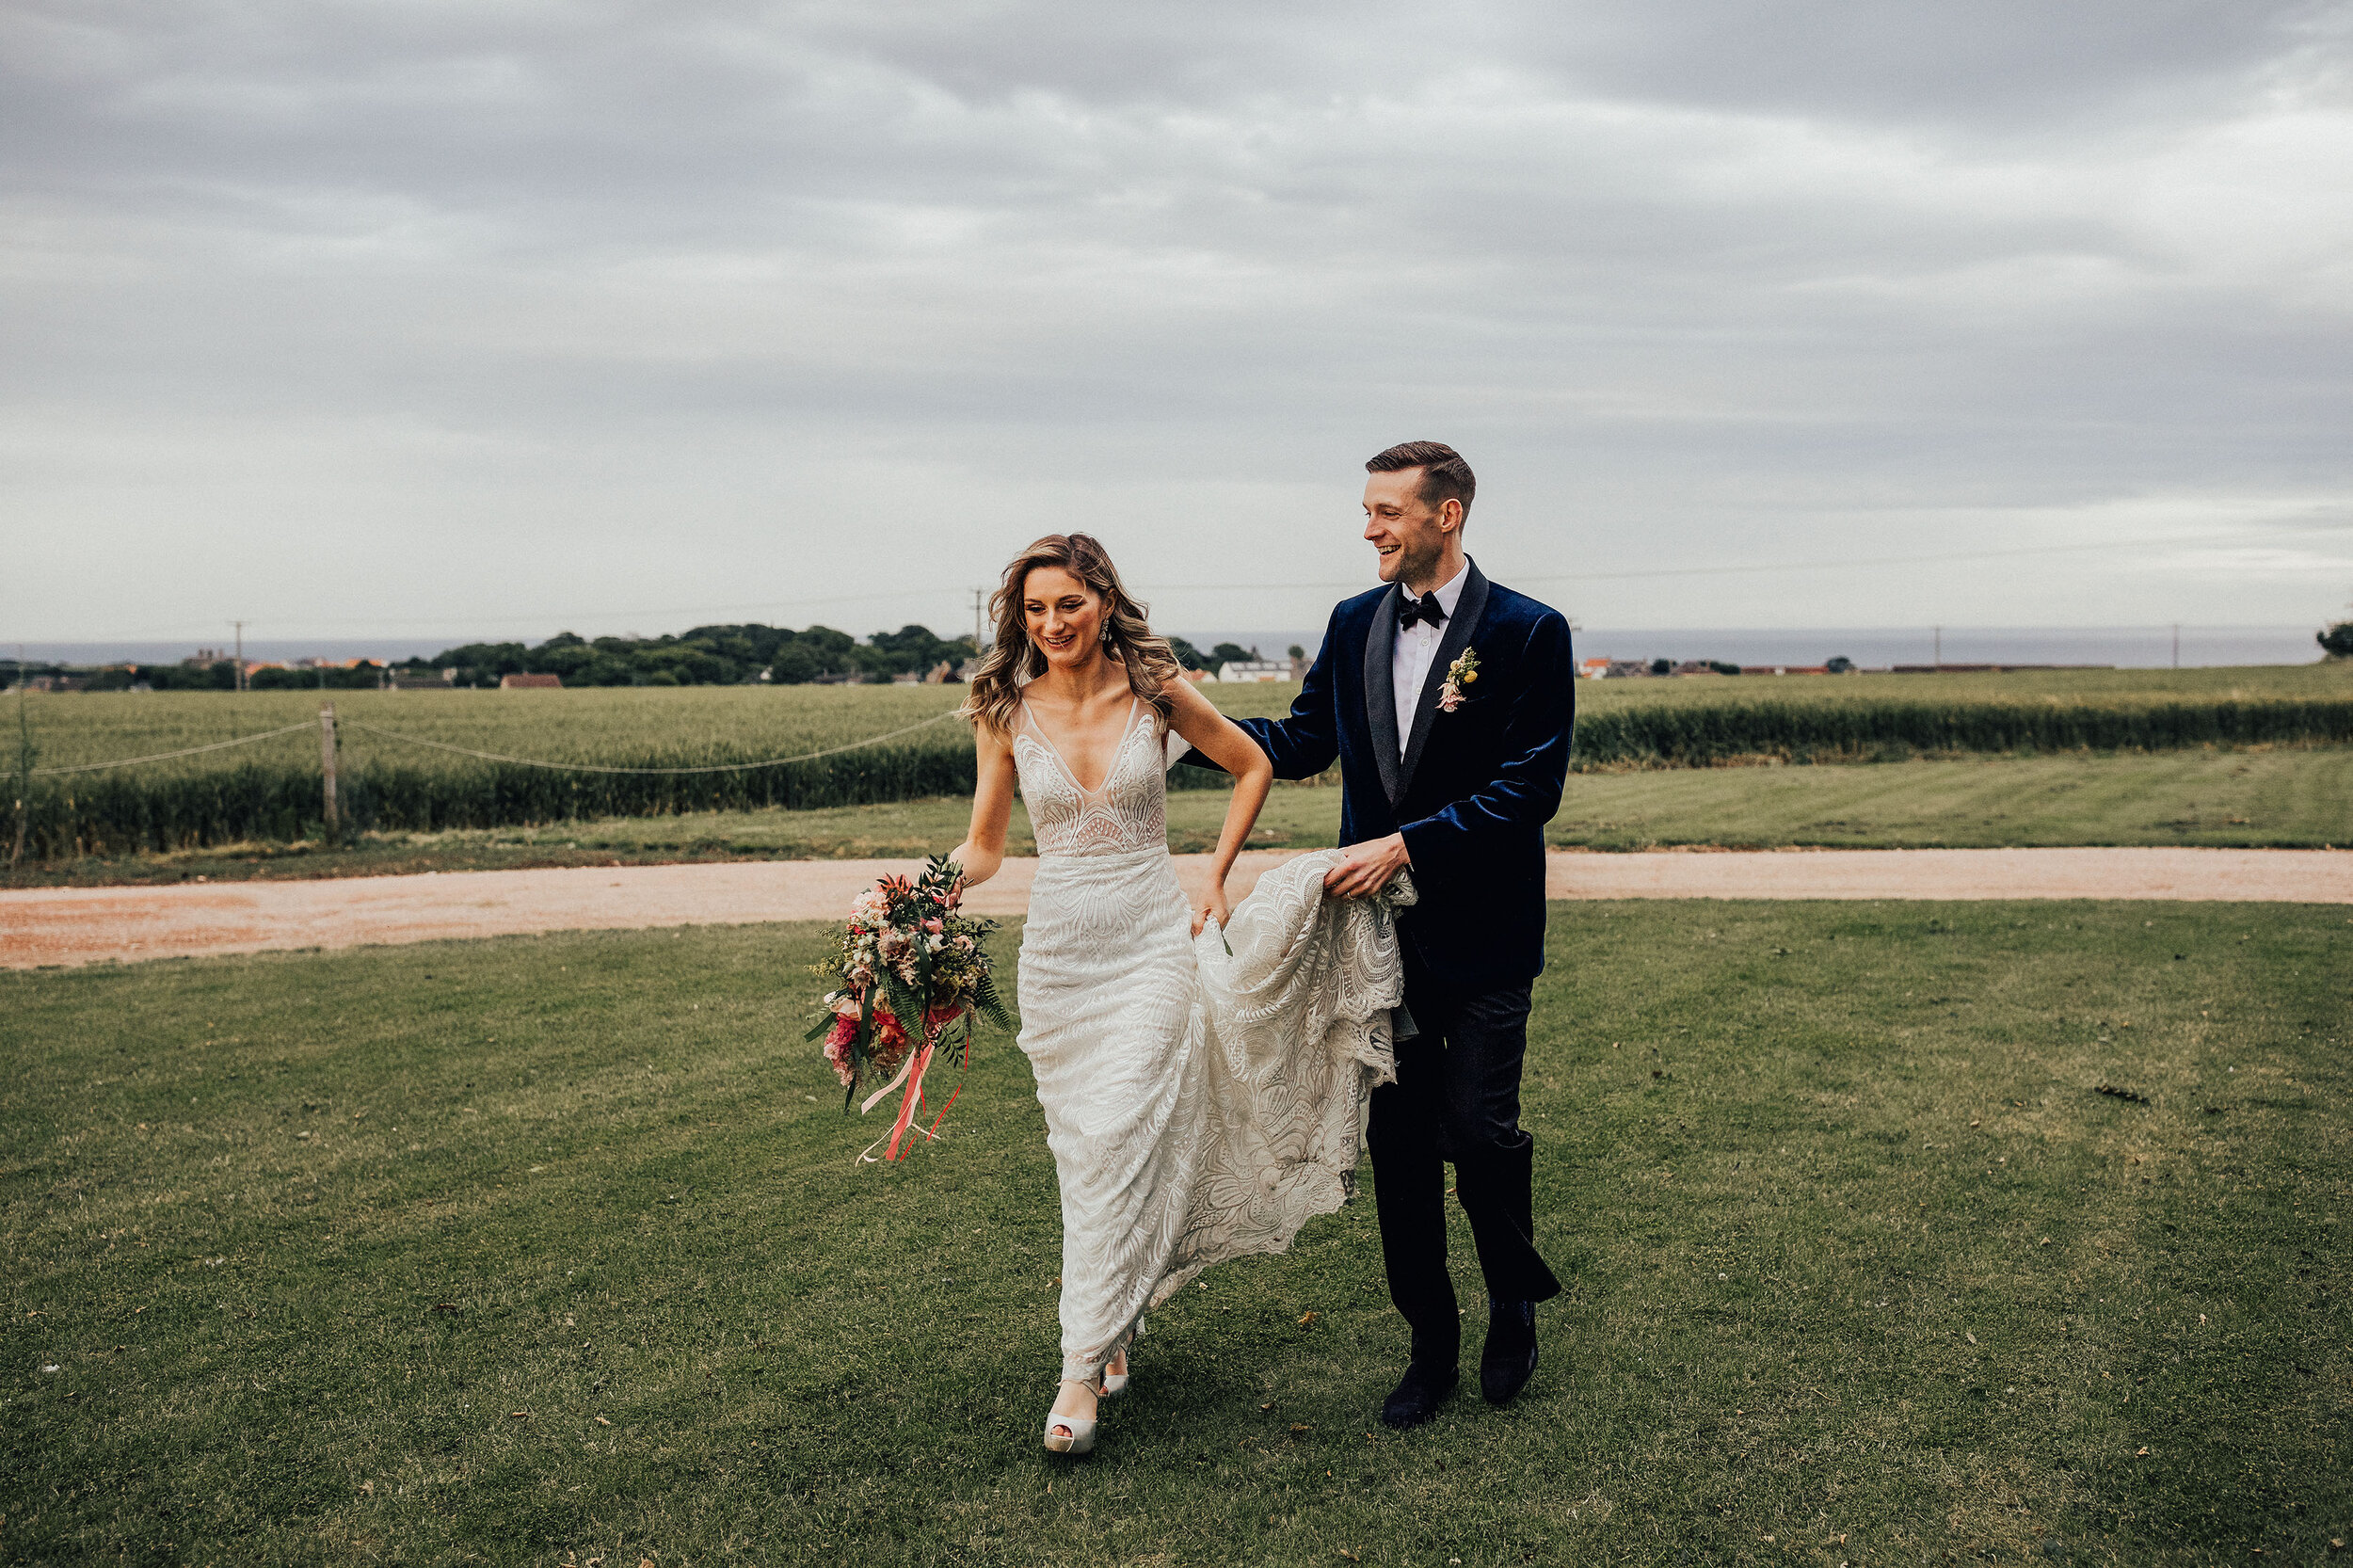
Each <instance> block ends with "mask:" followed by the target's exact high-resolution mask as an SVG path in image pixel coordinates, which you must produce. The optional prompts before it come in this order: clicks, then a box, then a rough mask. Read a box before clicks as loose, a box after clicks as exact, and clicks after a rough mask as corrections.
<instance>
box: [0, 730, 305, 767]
mask: <svg viewBox="0 0 2353 1568" xmlns="http://www.w3.org/2000/svg"><path fill="white" fill-rule="evenodd" d="M312 728H317V727H316V726H315V725H313V724H312V722H311V721H310V720H309V719H305V720H303V721H302V722H301V723H300V724H290V725H288V726H286V728H283V729H264V730H263V731H262V732H261V733H260V734H258V735H240V736H238V737H237V738H236V739H235V740H233V741H215V742H214V743H213V744H210V745H201V746H189V747H186V748H185V749H184V750H181V751H158V752H153V753H152V754H150V755H148V756H145V757H118V758H116V759H115V760H113V761H111V762H76V763H74V764H73V765H72V766H71V767H63V768H35V769H34V770H33V774H32V776H34V777H35V778H55V777H57V776H59V775H61V774H69V773H104V772H105V771H106V770H107V769H108V768H136V767H137V766H138V765H139V764H140V763H142V762H169V761H173V760H177V759H179V758H182V757H201V756H202V755H203V754H204V753H206V752H208V751H227V750H228V749H229V748H230V747H231V746H249V745H251V744H253V743H254V742H256V741H274V740H276V739H278V737H279V736H280V735H291V734H293V733H294V732H295V731H296V730H297V729H312Z"/></svg>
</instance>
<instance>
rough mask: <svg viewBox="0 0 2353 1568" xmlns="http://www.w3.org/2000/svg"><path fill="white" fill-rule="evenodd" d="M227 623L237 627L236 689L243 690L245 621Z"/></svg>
mask: <svg viewBox="0 0 2353 1568" xmlns="http://www.w3.org/2000/svg"><path fill="white" fill-rule="evenodd" d="M229 624H230V625H232V626H233V627H235V628H236V629H237V690H239V691H241V692H242V691H244V690H245V622H243V621H241V620H232V621H231V622H230V623H229Z"/></svg>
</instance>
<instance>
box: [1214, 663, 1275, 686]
mask: <svg viewBox="0 0 2353 1568" xmlns="http://www.w3.org/2000/svg"><path fill="white" fill-rule="evenodd" d="M1217 678H1218V680H1221V681H1223V682H1225V684H1227V685H1241V684H1247V683H1250V682H1253V681H1263V680H1289V679H1291V665H1290V661H1289V660H1288V659H1236V660H1233V661H1231V662H1229V663H1227V664H1220V665H1218V667H1217Z"/></svg>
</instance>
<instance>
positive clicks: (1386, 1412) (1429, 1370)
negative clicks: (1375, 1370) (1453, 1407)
mask: <svg viewBox="0 0 2353 1568" xmlns="http://www.w3.org/2000/svg"><path fill="white" fill-rule="evenodd" d="M1461 1381H1462V1374H1461V1373H1460V1372H1457V1371H1456V1370H1455V1369H1454V1364H1453V1363H1452V1362H1450V1361H1449V1362H1447V1363H1446V1364H1444V1365H1443V1366H1441V1365H1439V1364H1437V1363H1434V1362H1427V1361H1415V1362H1409V1363H1408V1364H1407V1365H1406V1368H1405V1375H1404V1376H1403V1377H1401V1378H1400V1379H1399V1380H1398V1384H1397V1387H1396V1388H1395V1389H1394V1390H1393V1391H1392V1392H1391V1393H1390V1395H1389V1397H1388V1399H1387V1400H1386V1401H1385V1402H1384V1403H1383V1404H1382V1406H1381V1424H1382V1425H1383V1426H1385V1427H1397V1428H1399V1429H1403V1428H1406V1427H1417V1426H1419V1425H1421V1424H1422V1423H1423V1422H1424V1421H1427V1420H1429V1419H1431V1418H1432V1417H1433V1416H1436V1415H1437V1414H1438V1406H1439V1405H1440V1404H1441V1403H1443V1402H1444V1401H1445V1400H1446V1397H1447V1396H1448V1395H1449V1394H1451V1393H1453V1392H1454V1385H1455V1384H1457V1383H1460V1382H1461Z"/></svg>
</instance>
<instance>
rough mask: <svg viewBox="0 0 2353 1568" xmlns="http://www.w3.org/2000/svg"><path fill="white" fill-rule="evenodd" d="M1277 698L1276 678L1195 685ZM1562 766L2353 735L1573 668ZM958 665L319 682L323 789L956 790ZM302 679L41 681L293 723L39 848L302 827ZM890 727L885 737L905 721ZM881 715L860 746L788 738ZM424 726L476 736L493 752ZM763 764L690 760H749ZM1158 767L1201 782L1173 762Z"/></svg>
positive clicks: (388, 795)
mask: <svg viewBox="0 0 2353 1568" xmlns="http://www.w3.org/2000/svg"><path fill="white" fill-rule="evenodd" d="M1207 689H1208V690H1209V692H1210V694H1211V695H1212V696H1214V697H1215V698H1216V699H1217V700H1218V701H1219V702H1221V703H1223V704H1225V706H1226V707H1227V709H1228V710H1229V711H1230V712H1236V713H1245V714H1246V713H1268V712H1281V711H1283V710H1284V709H1285V708H1286V707H1288V705H1289V701H1290V699H1291V697H1292V696H1294V695H1295V688H1293V687H1290V686H1287V685H1266V686H1224V687H1218V686H1213V687H1209V688H1207ZM1578 695H1579V698H1580V703H1581V711H1580V713H1579V718H1578V727H1577V764H1576V765H1577V767H1578V768H1579V769H1580V770H1581V771H1596V770H1600V771H1607V770H1609V769H1612V768H1625V767H1656V766H1660V765H1677V764H1685V765H1689V764H1706V763H1718V762H1723V761H1730V760H1756V759H1777V760H1797V761H1853V760H1888V759H1892V758H1899V757H1906V756H1913V755H1918V754H1923V753H1926V754H1932V755H1942V754H1964V753H1972V752H1977V753H2008V752H2036V753H2047V752H2071V751H2084V750H2092V751H2120V750H2121V751H2131V750H2140V751H2150V752H2156V751H2167V750H2178V749H2183V748H2187V747H2198V746H2213V745H2241V746H2244V745H2273V746H2278V745H2301V744H2348V743H2353V664H2330V665H2312V666H2295V667H2282V668H2278V669H2263V670H2244V669H2233V670H2192V671H2181V672H2167V671H2099V672H2051V673H2041V674H2034V673H2025V674H2020V675H2015V676H1950V677H1935V676H1919V677H1912V676H1877V677H1873V676H1856V677H1835V678H1830V677H1783V678H1772V677H1740V678H1731V679H1727V678H1713V679H1693V680H1625V681H1599V682H1588V683H1587V684H1586V685H1585V686H1583V687H1582V688H1581V689H1580V691H1579V694H1578ZM960 696H961V693H960V691H959V690H958V689H956V688H942V687H921V686H915V687H908V686H850V687H845V686H788V687H771V688H762V687H742V686H734V687H694V688H643V689H639V688H623V689H598V690H584V691H555V692H460V691H450V692H385V693H375V692H363V693H338V694H333V697H334V703H335V708H336V712H337V714H338V716H339V720H340V729H339V735H340V741H339V753H338V755H339V768H340V804H341V807H342V810H343V814H344V821H345V823H346V824H347V825H349V826H351V827H353V828H355V829H361V830H364V829H369V828H382V829H389V830H399V831H408V832H432V831H442V830H448V829H453V828H491V827H501V826H523V825H530V824H549V823H568V822H579V821H584V820H593V819H596V818H600V817H615V816H631V817H660V816H668V815H673V814H676V813H680V812H693V811H711V810H742V809H748V808H768V807H782V808H793V809H808V808H839V807H847V806H856V805H864V804H872V803H877V802H889V801H903V800H909V799H915V798H920V797H923V796H928V795H942V794H954V793H961V792H965V791H967V790H968V789H969V788H970V785H971V753H970V743H969V740H968V737H967V735H966V734H965V733H964V730H963V727H962V726H961V725H960V724H959V723H958V722H957V721H955V720H953V719H952V718H948V717H945V715H947V714H948V713H949V712H950V710H952V708H953V707H954V706H955V705H956V704H957V702H958V701H959V700H960ZM318 706H319V699H318V697H317V696H314V695H306V694H301V693H255V694H244V695H236V694H216V693H155V694H132V693H120V694H106V695H98V694H72V695H43V696H40V697H38V698H35V699H32V700H29V701H25V702H23V703H22V704H21V712H22V715H23V727H24V730H25V731H26V733H27V734H28V735H29V739H30V744H31V747H32V750H33V753H34V757H35V766H36V767H37V768H39V769H60V768H75V767H80V766H84V765H87V764H89V763H92V762H101V761H107V760H120V759H125V758H133V757H140V756H145V755H149V754H152V753H158V752H170V751H176V750H181V749H184V748H189V747H196V746H207V745H216V744H219V743H221V742H224V741H235V740H238V739H239V738H240V737H249V736H257V735H263V734H265V733H267V732H269V731H271V730H275V729H279V728H285V727H289V726H296V727H303V728H295V729H293V731H292V732H291V733H287V734H283V735H278V736H276V737H274V738H271V739H267V740H262V741H258V742H255V743H254V744H246V745H238V746H233V747H230V748H228V749H222V750H215V751H208V752H204V753H201V754H200V755H196V756H190V757H185V758H180V759H176V760H166V761H159V762H152V763H148V764H145V765H141V766H137V767H124V768H110V769H104V770H101V771H95V772H84V773H65V774H60V775H54V776H52V775H36V776H34V778H33V780H32V789H31V791H30V793H29V796H28V797H27V805H26V808H25V824H26V837H27V842H28V846H29V849H30V851H31V853H32V855H33V856H34V857H35V858H36V859H72V858H76V857H80V856H89V855H99V856H114V855H120V854H123V853H126V852H133V851H139V850H149V851H158V850H184V849H189V848H200V847H204V846H210V845H218V844H223V843H232V842H240V841H248V840H276V841H281V842H283V841H291V840H309V839H313V838H315V837H316V836H317V834H318V831H319V827H320V815H321V813H320V790H319V761H318V736H317V732H316V729H315V728H314V727H312V726H311V725H310V724H309V721H312V720H313V719H314V718H315V716H316V713H317V711H318ZM926 720H937V721H939V722H936V723H932V724H930V725H928V726H927V727H923V728H915V729H913V730H912V731H911V732H909V733H904V734H893V733H892V732H893V731H898V730H902V729H906V728H908V727H910V726H923V725H924V721H926ZM877 736H888V739H885V740H883V741H882V742H881V743H880V744H872V745H866V746H859V747H856V748H854V749H849V750H841V751H834V752H832V754H830V755H825V756H819V757H807V756H806V755H805V754H807V753H811V752H821V751H825V750H827V748H832V747H840V746H845V745H848V744H850V743H853V742H858V741H864V740H868V739H870V738H872V737H877ZM420 743H436V744H438V745H440V746H445V747H446V746H454V747H459V748H464V750H465V751H472V752H488V753H495V754H497V755H498V756H499V757H502V758H506V759H519V760H489V759H485V758H482V757H476V756H470V755H464V754H461V752H457V751H451V750H445V749H436V748H435V745H432V744H420ZM777 758H785V759H798V760H790V761H786V762H784V763H781V764H779V765H775V766H762V767H757V768H750V769H739V770H737V771H728V772H714V773H699V774H697V773H692V772H676V771H670V772H664V771H655V772H651V773H634V774H632V773H625V772H624V773H616V772H580V771H565V770H564V769H562V768H544V767H536V766H531V765H528V763H529V762H532V761H543V762H552V763H560V764H584V765H589V766H594V767H600V768H606V769H631V768H636V769H650V770H681V769H686V770H691V769H695V768H704V767H714V766H718V767H725V766H728V765H730V764H739V763H744V762H749V761H764V760H770V759H777ZM1177 782H1178V783H1179V784H1189V785H1193V786H1196V787H1199V786H1213V785H1214V782H1215V781H1214V780H1213V779H1209V778H1207V777H1205V776H1201V775H1199V774H1198V773H1197V772H1196V771H1194V770H1180V772H1179V773H1178V774H1177Z"/></svg>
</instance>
